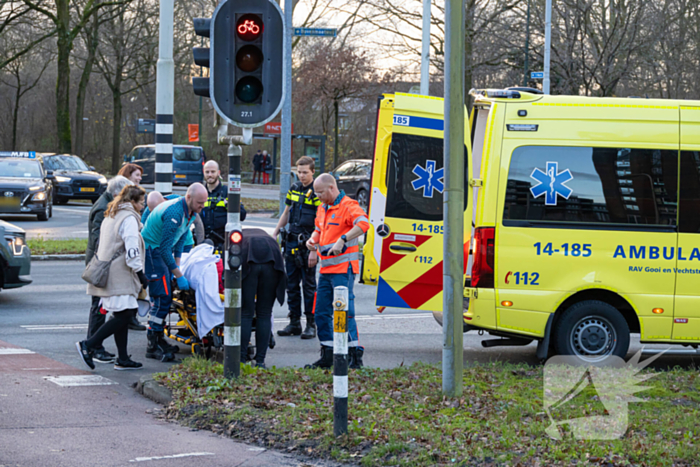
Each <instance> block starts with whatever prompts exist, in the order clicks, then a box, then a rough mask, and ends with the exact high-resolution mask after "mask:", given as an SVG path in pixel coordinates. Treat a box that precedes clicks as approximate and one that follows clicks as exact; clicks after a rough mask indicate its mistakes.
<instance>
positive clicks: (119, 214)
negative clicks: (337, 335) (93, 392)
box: [75, 186, 148, 370]
mask: <svg viewBox="0 0 700 467" xmlns="http://www.w3.org/2000/svg"><path fill="white" fill-rule="evenodd" d="M145 195H146V192H145V190H144V189H143V188H141V187H138V186H126V187H124V189H123V190H122V191H121V192H120V193H119V195H117V196H116V197H115V198H114V201H112V202H111V203H109V206H108V207H107V210H106V211H105V220H104V222H103V223H102V227H101V229H100V239H99V245H98V247H97V257H98V258H100V259H101V260H103V261H109V260H110V259H112V258H114V260H113V261H112V262H111V264H110V266H109V277H108V280H107V286H106V287H104V288H100V287H95V286H94V285H92V284H88V290H87V293H88V295H92V296H96V297H101V298H102V304H101V306H102V308H103V309H105V310H106V311H108V312H112V313H113V314H114V319H111V320H108V321H107V322H105V323H104V324H103V325H102V326H100V328H99V329H98V330H97V331H96V332H95V333H94V334H93V335H92V336H91V337H90V338H89V339H87V340H84V341H80V342H76V343H75V346H76V348H77V349H78V353H79V354H80V357H81V358H82V360H83V362H84V363H85V364H86V365H87V366H88V367H90V368H91V369H95V363H94V362H93V359H92V355H93V351H94V349H97V348H100V347H101V346H102V341H104V340H105V339H106V338H107V337H109V336H111V335H114V342H115V343H116V345H117V351H118V356H117V360H116V362H115V364H114V369H115V370H136V369H139V368H141V367H142V366H143V365H142V364H141V363H139V362H135V361H133V360H131V358H130V356H129V354H128V353H127V341H128V335H129V323H130V322H131V320H132V318H133V317H134V316H135V315H136V312H137V310H138V303H137V302H136V299H137V298H138V295H139V292H140V291H141V289H143V288H146V286H147V285H148V280H147V279H146V275H145V274H144V271H143V269H144V264H145V248H144V242H143V238H142V237H141V234H140V233H139V231H140V229H141V221H140V218H141V215H140V214H139V213H140V212H141V211H142V210H143V207H144V200H145Z"/></svg>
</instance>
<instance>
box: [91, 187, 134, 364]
mask: <svg viewBox="0 0 700 467" xmlns="http://www.w3.org/2000/svg"><path fill="white" fill-rule="evenodd" d="M127 185H133V183H132V182H131V181H130V180H129V179H128V178H126V177H122V176H121V175H117V176H116V177H114V178H113V179H112V180H110V181H109V183H108V184H107V190H106V191H105V192H104V193H102V196H100V197H99V198H98V199H97V201H95V204H94V205H93V206H92V209H90V215H89V216H88V246H87V250H86V251H85V264H86V265H87V264H88V263H89V262H90V260H91V259H92V257H93V256H94V255H95V252H96V251H97V242H98V241H99V240H100V228H101V227H102V221H104V219H105V210H106V209H107V205H108V204H109V203H111V202H112V201H113V200H114V197H115V196H117V195H118V194H119V193H120V192H121V191H122V189H123V188H124V187H125V186H127ZM100 308H101V307H100V297H92V304H91V305H90V317H89V319H88V333H87V337H88V339H89V338H90V337H91V336H92V335H93V334H94V333H95V332H96V331H97V330H98V329H100V326H102V325H103V324H104V323H105V315H103V314H102V313H100ZM135 325H136V326H139V328H137V330H139V331H145V330H146V327H145V326H142V325H141V324H140V323H139V322H138V321H136V323H135ZM132 326H134V323H133V322H132V323H131V324H129V328H130V329H134V327H132ZM92 358H93V360H95V361H97V362H100V363H112V362H114V354H112V353H109V352H107V350H106V349H105V348H104V347H103V346H100V348H98V349H95V353H94V355H93V357H92Z"/></svg>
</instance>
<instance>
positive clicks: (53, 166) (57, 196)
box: [41, 154, 107, 204]
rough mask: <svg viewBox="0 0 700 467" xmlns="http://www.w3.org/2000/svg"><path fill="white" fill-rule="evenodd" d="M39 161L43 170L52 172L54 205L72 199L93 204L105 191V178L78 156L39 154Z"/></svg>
mask: <svg viewBox="0 0 700 467" xmlns="http://www.w3.org/2000/svg"><path fill="white" fill-rule="evenodd" d="M41 159H42V160H43V163H44V169H46V170H47V171H48V170H51V171H53V175H54V180H53V182H54V197H53V201H54V203H55V204H66V203H67V202H68V201H70V200H72V199H87V200H90V201H92V202H93V203H94V202H95V201H96V200H97V198H99V197H100V196H102V193H104V192H105V190H106V189H107V178H106V177H105V176H104V175H102V174H100V173H98V172H95V168H94V167H89V166H88V165H87V164H86V163H85V162H84V161H83V160H82V159H81V158H80V157H78V156H74V155H71V154H41Z"/></svg>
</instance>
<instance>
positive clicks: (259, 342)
mask: <svg viewBox="0 0 700 467" xmlns="http://www.w3.org/2000/svg"><path fill="white" fill-rule="evenodd" d="M242 289H243V297H242V298H243V302H242V304H241V361H242V362H245V361H246V358H247V357H248V343H249V342H250V335H251V334H252V332H253V316H255V318H256V321H255V343H256V353H255V361H256V362H257V363H265V356H266V355H267V348H268V346H269V345H270V334H271V333H272V322H271V318H272V306H273V305H274V304H275V297H276V293H275V292H276V289H277V271H275V267H274V263H272V262H270V263H264V264H257V263H253V264H251V265H250V272H248V275H247V276H246V278H245V279H244V280H243V284H242Z"/></svg>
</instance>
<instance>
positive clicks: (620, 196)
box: [362, 88, 700, 361]
mask: <svg viewBox="0 0 700 467" xmlns="http://www.w3.org/2000/svg"><path fill="white" fill-rule="evenodd" d="M470 98H471V100H472V102H473V106H472V111H471V115H469V118H468V119H465V120H468V127H467V128H466V130H465V134H466V135H467V137H466V141H465V160H466V162H467V163H466V164H465V171H466V173H465V175H464V178H465V200H464V201H465V216H464V227H465V229H464V231H465V238H464V255H465V288H464V296H465V314H464V319H465V329H466V330H480V331H486V332H488V333H490V334H491V335H494V336H498V337H499V339H494V340H490V341H484V342H485V346H492V345H525V344H528V343H530V342H532V341H533V340H537V341H538V348H537V355H538V357H539V358H541V359H544V358H546V357H547V356H548V355H549V354H552V353H556V354H564V355H577V356H579V357H580V358H582V359H584V360H587V361H597V360H602V359H604V358H605V357H607V356H609V355H617V356H621V357H624V356H625V354H626V353H627V351H628V348H629V342H630V333H639V334H640V337H641V341H642V342H647V343H670V344H683V345H690V346H692V347H695V348H696V347H697V345H698V343H700V101H681V100H660V99H634V98H592V97H579V96H550V95H542V94H540V93H539V92H538V91H536V90H532V89H528V88H508V89H496V90H491V89H489V90H472V91H471V92H470ZM442 134H443V101H442V99H439V98H434V97H425V96H416V95H408V94H400V93H396V94H395V95H389V94H387V95H384V96H382V98H381V99H380V102H379V110H378V117H377V135H376V145H375V155H374V163H373V170H372V193H371V198H370V208H369V212H370V222H371V224H372V229H371V231H370V233H369V235H368V237H367V241H366V243H365V246H364V258H365V260H364V263H363V271H362V274H363V281H364V282H365V283H372V284H376V285H377V306H378V307H399V308H409V309H419V310H430V311H433V312H435V313H436V315H438V316H439V314H440V310H441V309H442V256H443V254H442V248H443V246H442V245H443V241H442V236H443V222H442V218H443V204H442V201H443V199H442V193H443V190H444V185H443V183H444V171H443V152H442V151H443V146H442Z"/></svg>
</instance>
